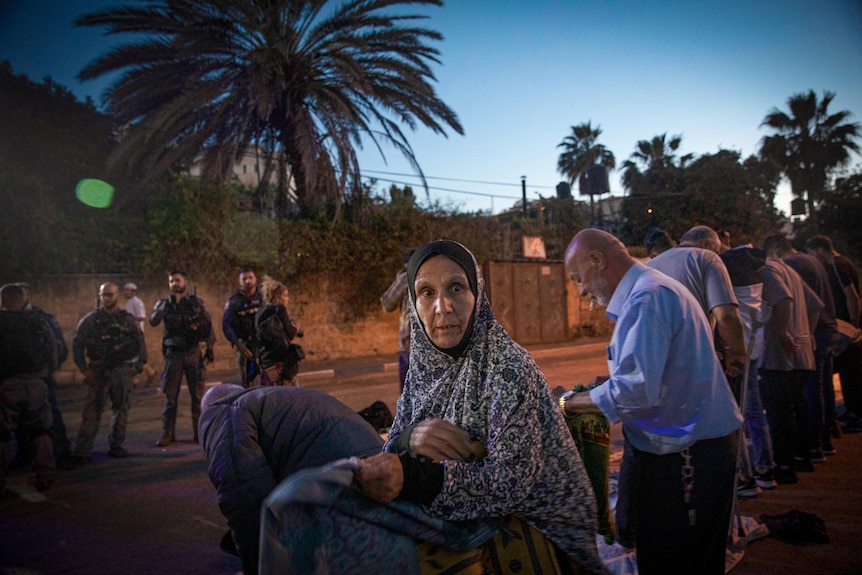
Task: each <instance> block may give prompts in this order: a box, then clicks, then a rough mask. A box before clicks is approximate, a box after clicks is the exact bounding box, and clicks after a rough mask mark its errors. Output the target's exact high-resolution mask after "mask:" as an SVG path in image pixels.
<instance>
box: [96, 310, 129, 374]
mask: <svg viewBox="0 0 862 575" xmlns="http://www.w3.org/2000/svg"><path fill="white" fill-rule="evenodd" d="M130 317H132V316H131V314H130V313H129V312H127V311H125V310H117V311H115V312H114V313H107V312H105V311H103V310H101V309H100V310H99V311H97V312H96V313H95V314H93V316H92V318H93V324H92V326H91V329H90V330H89V332H88V334H87V339H86V340H85V345H86V347H87V357H89V358H90V359H93V360H103V361H105V362H106V363H115V364H116V363H121V362H123V361H129V360H131V359H134V358H135V357H137V355H138V353H140V351H141V345H140V339H139V338H138V333H137V330H138V327H137V324H136V323H135V322H134V321H129V318H130Z"/></svg>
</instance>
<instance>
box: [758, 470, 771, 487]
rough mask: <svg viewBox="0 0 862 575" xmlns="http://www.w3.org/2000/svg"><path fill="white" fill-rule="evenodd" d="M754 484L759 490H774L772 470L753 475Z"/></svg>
mask: <svg viewBox="0 0 862 575" xmlns="http://www.w3.org/2000/svg"><path fill="white" fill-rule="evenodd" d="M754 482H755V483H757V486H758V487H760V488H761V489H775V485H776V483H775V475H774V474H773V473H772V470H771V469H770V470H768V471H767V472H766V473H755V474H754Z"/></svg>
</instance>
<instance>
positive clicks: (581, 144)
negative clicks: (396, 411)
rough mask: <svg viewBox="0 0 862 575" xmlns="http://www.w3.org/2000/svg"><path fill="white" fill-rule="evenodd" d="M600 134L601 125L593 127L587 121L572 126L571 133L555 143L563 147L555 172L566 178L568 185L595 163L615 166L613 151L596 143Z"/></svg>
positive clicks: (608, 167)
mask: <svg viewBox="0 0 862 575" xmlns="http://www.w3.org/2000/svg"><path fill="white" fill-rule="evenodd" d="M601 135H602V128H601V126H596V127H595V128H593V127H592V126H591V125H590V122H587V123H586V124H578V125H577V126H572V133H571V134H570V135H568V136H566V137H565V138H563V141H562V142H560V143H559V144H557V147H558V148H563V151H562V153H560V157H559V159H558V160H557V172H558V173H559V174H560V175H562V176H564V177H565V178H566V181H568V183H569V185H570V186H574V185H575V182H576V181H577V180H578V176H580V175H581V174H583V173H585V172H586V171H587V170H588V169H589V168H590V167H592V166H594V165H596V164H599V165H602V166H604V167H605V168H607V169H608V170H613V169H614V168H616V167H617V160H616V158H614V154H613V152H611V151H610V150H608V149H606V148H605V147H604V145H602V144H599V143H598V139H599V136H601Z"/></svg>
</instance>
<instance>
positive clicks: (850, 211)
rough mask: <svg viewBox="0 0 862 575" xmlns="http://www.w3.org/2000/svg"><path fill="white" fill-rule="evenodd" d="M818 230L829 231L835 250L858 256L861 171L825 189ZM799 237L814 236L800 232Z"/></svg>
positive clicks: (861, 234)
mask: <svg viewBox="0 0 862 575" xmlns="http://www.w3.org/2000/svg"><path fill="white" fill-rule="evenodd" d="M817 219H818V224H819V229H820V230H829V232H828V233H829V236H830V237H831V238H832V242H833V243H834V244H835V247H836V249H837V250H838V251H840V252H842V253H845V254H847V255H849V256H850V257H851V258H855V259H859V258H860V257H862V226H860V222H862V172H857V173H855V174H851V175H849V176H847V177H844V178H838V179H837V180H836V181H835V185H834V186H833V187H831V188H830V189H827V190H826V192H825V194H824V196H823V202H822V203H821V206H820V210H819V211H818V213H817ZM801 232H802V235H805V236H810V235H814V232H813V230H811V229H803V230H801Z"/></svg>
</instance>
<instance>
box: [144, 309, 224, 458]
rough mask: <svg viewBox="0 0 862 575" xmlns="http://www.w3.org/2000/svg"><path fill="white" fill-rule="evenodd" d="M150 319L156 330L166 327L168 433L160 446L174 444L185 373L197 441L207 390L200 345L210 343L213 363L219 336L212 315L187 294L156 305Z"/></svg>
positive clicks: (164, 420) (164, 383)
mask: <svg viewBox="0 0 862 575" xmlns="http://www.w3.org/2000/svg"><path fill="white" fill-rule="evenodd" d="M149 320H150V325H152V326H154V327H155V326H157V325H159V323H161V322H162V320H164V324H165V325H164V332H163V335H162V352H163V353H164V356H165V367H164V370H163V371H162V378H161V389H162V392H163V393H164V394H165V408H164V411H163V412H162V424H163V429H164V433H163V435H162V438H161V439H159V440H158V441H157V442H156V445H157V446H159V447H164V446H165V445H167V444H168V443H170V442H172V441H174V429H175V427H176V420H177V403H178V400H179V394H180V384H181V382H182V378H183V375H184V374H185V376H186V385H187V386H188V388H189V396H190V397H191V412H192V427H193V438H194V441H195V442H197V438H198V418H199V417H200V412H201V398H202V397H203V395H204V391H205V390H204V387H205V385H204V381H203V378H202V370H203V359H202V358H201V350H200V345H199V342H201V341H205V342H206V345H207V359H208V360H209V361H212V349H213V346H214V345H215V333H213V331H212V320H211V318H210V314H209V312H208V311H207V309H206V306H205V305H204V302H203V300H202V299H200V298H198V297H197V296H194V295H186V296H185V297H183V298H181V299H180V300H179V301H177V302H174V301H173V296H172V297H171V298H164V299H161V300H159V301H158V302H157V303H156V305H155V307H154V308H153V311H152V312H150V317H149Z"/></svg>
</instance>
